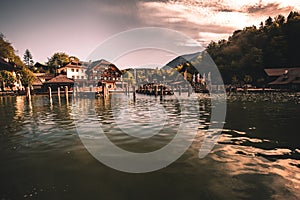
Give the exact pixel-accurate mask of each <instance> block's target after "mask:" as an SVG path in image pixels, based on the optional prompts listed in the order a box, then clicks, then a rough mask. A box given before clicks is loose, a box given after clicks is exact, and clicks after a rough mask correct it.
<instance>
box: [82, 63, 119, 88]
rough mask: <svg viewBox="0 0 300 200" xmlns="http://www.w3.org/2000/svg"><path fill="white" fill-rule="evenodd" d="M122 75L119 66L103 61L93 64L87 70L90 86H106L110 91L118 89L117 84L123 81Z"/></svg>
mask: <svg viewBox="0 0 300 200" xmlns="http://www.w3.org/2000/svg"><path fill="white" fill-rule="evenodd" d="M121 75H122V72H121V71H120V70H119V69H118V68H117V66H115V65H114V64H112V63H110V62H108V61H106V60H103V59H101V60H98V61H94V62H92V63H91V64H90V65H89V66H88V69H87V76H88V82H89V84H91V85H94V86H95V85H97V86H100V85H103V84H105V86H106V87H107V88H108V89H109V90H111V89H115V88H116V82H119V81H121Z"/></svg>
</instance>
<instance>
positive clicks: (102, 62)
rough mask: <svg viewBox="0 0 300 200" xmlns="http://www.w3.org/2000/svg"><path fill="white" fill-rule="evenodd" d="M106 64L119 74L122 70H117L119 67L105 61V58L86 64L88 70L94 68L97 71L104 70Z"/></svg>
mask: <svg viewBox="0 0 300 200" xmlns="http://www.w3.org/2000/svg"><path fill="white" fill-rule="evenodd" d="M107 66H111V69H112V70H113V71H116V72H118V73H119V74H122V72H121V71H120V70H119V68H118V67H117V66H116V65H114V64H113V63H111V62H108V61H106V60H104V59H101V60H97V61H94V62H92V63H91V64H90V65H89V66H88V71H92V70H95V69H96V71H98V72H99V71H104V70H105V68H106V67H107Z"/></svg>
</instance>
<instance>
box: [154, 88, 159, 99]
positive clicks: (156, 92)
mask: <svg viewBox="0 0 300 200" xmlns="http://www.w3.org/2000/svg"><path fill="white" fill-rule="evenodd" d="M154 93H155V97H157V96H158V85H155V87H154Z"/></svg>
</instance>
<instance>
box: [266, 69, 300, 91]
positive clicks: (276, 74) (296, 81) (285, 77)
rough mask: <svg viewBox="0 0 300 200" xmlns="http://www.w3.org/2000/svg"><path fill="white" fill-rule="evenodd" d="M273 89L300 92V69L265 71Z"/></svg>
mask: <svg viewBox="0 0 300 200" xmlns="http://www.w3.org/2000/svg"><path fill="white" fill-rule="evenodd" d="M265 72H266V74H267V75H268V76H269V80H270V82H269V83H268V85H270V86H271V87H273V88H281V89H292V90H300V67H296V68H278V69H265Z"/></svg>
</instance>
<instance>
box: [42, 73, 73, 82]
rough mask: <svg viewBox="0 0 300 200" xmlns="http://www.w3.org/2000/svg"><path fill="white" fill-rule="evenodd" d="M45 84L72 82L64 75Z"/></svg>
mask: <svg viewBox="0 0 300 200" xmlns="http://www.w3.org/2000/svg"><path fill="white" fill-rule="evenodd" d="M47 83H74V80H72V79H70V78H68V77H67V76H66V75H62V74H61V75H58V76H56V77H54V78H52V79H50V80H49V81H47Z"/></svg>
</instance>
